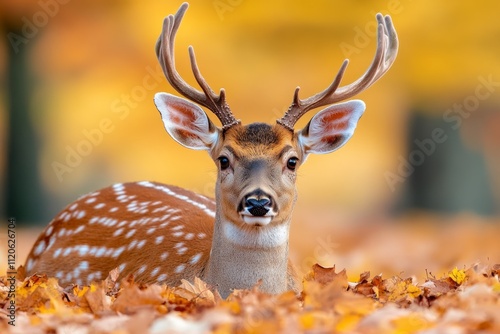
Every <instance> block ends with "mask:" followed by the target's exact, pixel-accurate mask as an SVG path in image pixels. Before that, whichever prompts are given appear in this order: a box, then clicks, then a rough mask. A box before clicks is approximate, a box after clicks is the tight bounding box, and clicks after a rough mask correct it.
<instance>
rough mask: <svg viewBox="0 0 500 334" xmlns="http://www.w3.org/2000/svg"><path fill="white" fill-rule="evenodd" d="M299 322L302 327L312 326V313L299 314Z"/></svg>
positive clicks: (308, 327) (311, 327)
mask: <svg viewBox="0 0 500 334" xmlns="http://www.w3.org/2000/svg"><path fill="white" fill-rule="evenodd" d="M299 320H300V324H301V325H302V328H303V329H313V328H314V315H313V314H312V313H305V314H302V315H301V316H300V319H299Z"/></svg>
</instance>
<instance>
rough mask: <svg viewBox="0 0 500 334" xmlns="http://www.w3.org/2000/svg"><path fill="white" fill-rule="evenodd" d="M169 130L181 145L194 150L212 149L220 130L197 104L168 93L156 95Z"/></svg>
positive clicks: (156, 100) (155, 99)
mask: <svg viewBox="0 0 500 334" xmlns="http://www.w3.org/2000/svg"><path fill="white" fill-rule="evenodd" d="M154 102H155V105H156V108H158V110H159V111H160V114H161V118H162V120H163V124H164V125H165V129H166V130H167V132H168V133H169V134H170V136H172V138H174V140H175V141H177V142H178V143H180V144H181V145H183V146H185V147H187V148H191V149H194V150H210V149H211V148H212V147H213V146H214V145H215V143H216V142H217V139H218V138H219V134H220V130H219V129H218V128H217V127H216V126H215V125H214V124H213V123H212V122H211V121H210V119H209V118H208V116H207V114H205V112H204V111H203V110H202V109H201V108H200V107H199V106H197V105H196V104H194V103H192V102H190V101H188V100H186V99H183V98H180V97H177V96H174V95H171V94H167V93H157V94H155V97H154Z"/></svg>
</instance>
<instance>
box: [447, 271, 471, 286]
mask: <svg viewBox="0 0 500 334" xmlns="http://www.w3.org/2000/svg"><path fill="white" fill-rule="evenodd" d="M448 276H449V277H450V278H451V279H452V280H453V281H454V282H456V283H457V284H458V285H460V284H462V283H463V282H464V281H465V279H466V278H467V276H466V275H465V271H464V270H460V269H457V268H455V269H453V270H452V271H451V272H450V274H449V275H448Z"/></svg>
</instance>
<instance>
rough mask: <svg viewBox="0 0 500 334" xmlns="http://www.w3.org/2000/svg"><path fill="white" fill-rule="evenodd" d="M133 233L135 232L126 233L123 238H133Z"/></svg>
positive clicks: (133, 230)
mask: <svg viewBox="0 0 500 334" xmlns="http://www.w3.org/2000/svg"><path fill="white" fill-rule="evenodd" d="M135 231H136V230H135V229H132V230H130V231H128V232H127V234H125V238H130V237H131V236H133V235H134V233H135Z"/></svg>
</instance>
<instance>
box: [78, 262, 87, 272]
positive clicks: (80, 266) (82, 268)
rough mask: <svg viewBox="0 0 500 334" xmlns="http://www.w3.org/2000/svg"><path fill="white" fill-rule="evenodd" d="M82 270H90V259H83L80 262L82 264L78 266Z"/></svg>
mask: <svg viewBox="0 0 500 334" xmlns="http://www.w3.org/2000/svg"><path fill="white" fill-rule="evenodd" d="M78 267H79V268H80V270H81V271H86V270H89V263H88V261H82V262H80V265H79V266H78Z"/></svg>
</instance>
